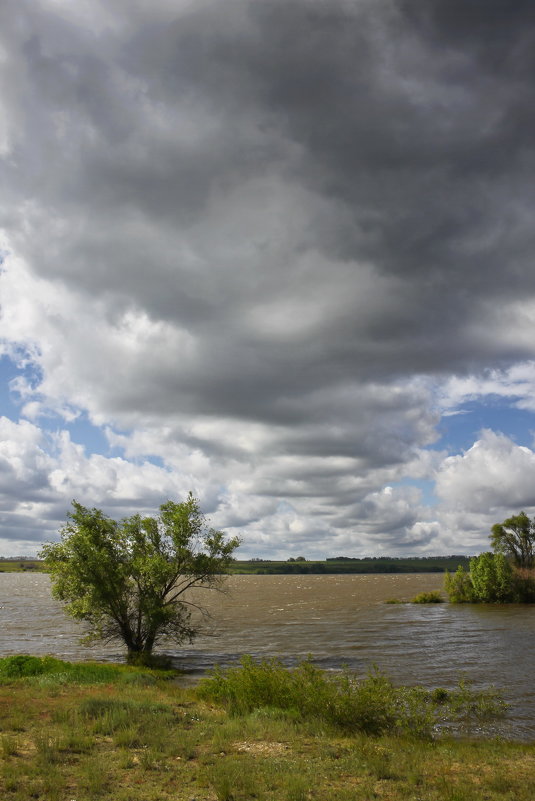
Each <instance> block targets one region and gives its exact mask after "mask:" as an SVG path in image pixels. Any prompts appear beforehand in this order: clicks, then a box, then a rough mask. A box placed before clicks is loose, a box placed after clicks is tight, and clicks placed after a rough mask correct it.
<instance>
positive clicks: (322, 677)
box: [197, 656, 503, 737]
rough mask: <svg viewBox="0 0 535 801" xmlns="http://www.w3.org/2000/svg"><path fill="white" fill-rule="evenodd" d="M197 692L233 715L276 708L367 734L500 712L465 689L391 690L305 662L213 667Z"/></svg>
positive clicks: (414, 731)
mask: <svg viewBox="0 0 535 801" xmlns="http://www.w3.org/2000/svg"><path fill="white" fill-rule="evenodd" d="M197 693H198V695H199V696H200V697H201V698H204V699H209V700H212V701H215V702H216V703H220V704H223V705H224V706H226V707H227V708H228V709H229V711H230V712H231V713H232V714H234V715H246V714H248V713H251V712H253V711H254V710H260V709H270V710H273V709H279V710H281V711H282V712H284V713H285V714H290V716H291V717H293V718H294V719H296V720H297V719H299V720H314V721H316V722H318V721H321V722H323V723H326V724H329V725H330V726H333V727H336V728H339V729H342V730H343V731H345V732H363V733H365V734H372V735H380V734H385V733H392V734H401V733H404V734H410V735H411V736H421V737H429V736H430V735H431V733H432V730H433V727H434V725H435V724H436V723H437V722H438V721H439V720H442V719H444V718H447V719H450V720H458V719H460V718H462V719H464V718H467V717H470V716H476V717H478V716H479V717H481V716H483V715H489V714H494V715H499V714H501V713H502V712H503V704H502V702H501V700H500V699H499V698H498V697H497V696H496V695H495V694H493V693H476V692H473V691H472V690H470V689H469V688H468V687H466V685H462V686H461V687H460V688H459V690H458V691H451V692H447V691H445V690H442V689H441V690H440V691H434V692H433V691H431V692H430V691H427V690H424V689H422V688H419V687H395V686H394V685H393V684H392V682H391V681H390V679H389V678H388V677H387V676H385V675H384V674H382V673H381V672H379V671H377V670H374V671H372V672H370V673H369V674H368V676H367V677H366V678H365V679H358V678H357V677H356V676H354V675H353V674H351V673H349V672H348V671H345V672H343V673H341V674H331V673H326V672H325V671H322V670H320V669H319V668H317V667H315V666H314V665H313V664H312V663H311V662H310V661H308V660H307V661H305V662H302V663H301V664H300V665H298V667H297V668H295V670H288V669H286V668H285V667H284V666H283V665H282V664H281V663H280V662H279V661H278V660H276V659H272V660H269V661H263V662H255V661H254V660H253V659H252V658H251V657H250V656H246V657H244V658H243V659H242V662H241V666H240V667H235V668H229V669H227V670H221V669H219V668H217V669H216V670H215V671H214V672H213V674H212V676H210V677H209V678H207V679H204V680H203V681H202V682H201V684H200V685H199V687H198V689H197ZM483 697H484V699H485V701H484V703H483V702H482V700H481V699H482V698H483Z"/></svg>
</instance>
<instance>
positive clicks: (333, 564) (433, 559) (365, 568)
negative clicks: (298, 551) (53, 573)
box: [0, 556, 470, 575]
mask: <svg viewBox="0 0 535 801" xmlns="http://www.w3.org/2000/svg"><path fill="white" fill-rule="evenodd" d="M469 559H470V557H468V556H425V557H413V558H404V559H396V558H395V557H390V556H381V557H377V558H373V557H365V558H363V559H354V558H351V557H345V558H341V559H336V558H333V559H324V560H322V561H307V560H304V561H302V560H292V561H282V560H281V561H272V560H268V559H251V560H249V561H245V560H243V561H242V560H240V559H237V560H236V561H235V562H233V563H232V566H231V568H230V571H229V572H230V573H233V574H235V575H236V574H237V575H240V574H248V573H250V574H254V575H263V574H268V575H272V574H284V573H289V574H291V573H297V574H303V573H310V574H317V575H322V574H324V573H327V574H329V573H339V574H340V573H443V572H444V571H445V570H450V571H455V570H457V567H458V566H459V565H463V567H466V568H468V562H469ZM32 570H37V571H39V570H43V562H41V561H40V560H39V559H0V573H24V572H28V571H32Z"/></svg>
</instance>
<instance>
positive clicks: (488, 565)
mask: <svg viewBox="0 0 535 801" xmlns="http://www.w3.org/2000/svg"><path fill="white" fill-rule="evenodd" d="M470 579H471V581H472V585H473V588H474V595H475V599H476V600H477V601H481V602H483V603H510V602H511V601H513V600H515V597H514V596H515V587H514V576H513V568H512V567H511V563H510V562H509V560H508V559H507V558H506V557H505V556H504V554H502V553H490V551H487V552H486V553H482V554H480V556H475V557H474V558H473V559H470Z"/></svg>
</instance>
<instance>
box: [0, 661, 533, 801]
mask: <svg viewBox="0 0 535 801" xmlns="http://www.w3.org/2000/svg"><path fill="white" fill-rule="evenodd" d="M245 667H246V666H245ZM304 670H305V673H306V671H307V670H309V668H305V669H304ZM240 671H241V672H240ZM25 674H26V675H25ZM31 674H33V675H31ZM283 674H284V675H283ZM309 679H310V680H312V681H314V682H315V683H316V686H317V688H318V693H319V697H318V703H317V704H316V706H314V704H312V702H311V701H310V700H309V702H308V708H305V709H296V708H295V705H296V703H299V698H301V697H302V695H301V696H300V695H299V693H300V692H302V691H303V690H304V691H306V692H307V693H308V691H309V689H310V686H309V685H307V684H306V681H307V679H306V676H305V677H303V676H301V679H293V678H289V676H288V671H283V673H281V669H280V667H279V666H277V665H276V664H275V663H273V664H271V665H270V664H267V665H265V666H264V667H262V666H252V667H251V670H250V671H249V673H247V670H245V672H244V671H243V669H239V670H235V671H234V672H233V673H232V672H231V673H226V674H219V675H218V676H216V677H214V679H212V680H211V682H210V681H209V682H207V683H205V684H204V685H203V687H202V689H201V690H197V689H189V690H186V689H183V688H181V687H180V686H178V684H177V682H176V681H173V680H172V679H170V674H161V673H160V674H157V673H154V672H150V671H147V670H135V669H132V668H126V667H119V666H111V665H106V666H99V665H91V664H86V665H78V666H69V665H66V664H65V663H61V662H59V661H57V660H48V661H46V660H45V661H44V662H43V660H34V662H33V663H32V662H31V661H26V662H25V661H24V660H21V659H19V660H18V661H17V660H13V659H11V660H10V659H8V660H0V727H1V741H0V742H1V748H2V768H1V776H0V797H1V798H2V799H3V800H5V801H27V800H28V799H30V798H32V799H41V800H43V799H46V801H70V800H71V799H76V801H92V800H93V799H113V800H114V801H171V799H172V800H173V801H186V800H187V801H191V799H196V800H197V801H201V799H204V800H205V801H246V800H247V801H249V800H250V799H259V801H272V800H273V801H274V800H275V799H277V801H278V800H279V799H281V800H282V801H306V799H322V801H323V799H327V801H349V800H350V799H351V800H353V799H354V800H355V801H360V800H361V799H362V801H364V799H366V801H369V799H385V801H397V799H399V800H400V801H401V800H402V799H403V800H404V801H442V800H444V801H465V799H466V801H467V800H468V799H471V800H472V799H474V801H479V800H481V801H483V799H485V801H498V799H499V801H503V800H504V799H511V800H512V799H515V801H531V798H532V785H533V780H534V779H535V746H534V745H520V744H511V743H498V742H469V741H465V742H460V741H454V740H448V739H438V740H433V739H428V738H426V736H425V734H424V735H423V736H411V735H410V733H409V732H408V731H407V730H405V731H403V730H402V729H399V728H398V729H396V726H395V725H394V726H387V727H386V730H388V731H389V733H388V734H382V735H380V736H372V735H370V734H366V733H365V732H364V731H363V730H362V729H360V730H359V729H358V727H355V726H354V725H347V723H348V720H347V715H346V716H345V717H344V715H342V721H340V720H337V719H336V716H335V717H331V718H329V715H325V714H323V712H322V711H321V710H323V709H324V708H325V704H326V699H327V705H328V696H329V693H330V692H331V690H330V689H329V688H328V687H326V685H325V681H327V679H326V677H325V675H324V674H321V671H320V672H319V673H317V674H316V673H314V675H313V676H312V675H310V676H309ZM366 681H368V680H366ZM270 682H271V685H270V686H268V685H269V683H270ZM363 686H364V687H365V688H366V683H364V685H363ZM262 687H264V690H266V691H267V692H268V697H269V700H270V704H269V705H267V704H266V700H267V699H266V698H263V697H262ZM376 689H377V688H376ZM379 689H380V692H379V696H381V697H383V695H384V691H385V687H383V688H382V689H381V688H379ZM372 690H373V688H370V687H369V686H368V687H367V692H368V693H370V692H371V693H372V695H371V696H370V698H371V700H373V697H372V696H373V692H372ZM292 693H294V695H293V696H292ZM386 695H387V696H389V697H390V696H392V693H391V690H390V689H388V688H387V692H386ZM394 695H395V694H394ZM439 696H440V693H438V694H437V695H436V697H435V699H434V700H433V704H439V703H441V702H444V701H445V700H446V699H444V698H442V701H441V699H440V697H439ZM392 698H393V696H392V697H391V698H390V701H391V700H392ZM322 699H323V700H322ZM420 700H422V699H420ZM450 700H451V699H450ZM475 700H476V699H475V696H472V701H475ZM377 701H378V696H377V694H376V697H375V702H376V706H377ZM390 701H389V703H390ZM425 703H426V704H427V703H428V702H425ZM463 703H464V704H465V707H466V708H465V712H466V711H470V710H469V706H470V699H469V697H468V696H465V699H464V701H463ZM274 704H275V705H274ZM372 706H373V704H372ZM368 707H369V705H368ZM388 708H390V707H388ZM472 711H473V710H472ZM344 721H345V722H344ZM353 723H354V721H353ZM341 724H342V725H341ZM394 731H397V734H395V735H394V734H393V733H392V732H394Z"/></svg>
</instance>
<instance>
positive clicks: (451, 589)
mask: <svg viewBox="0 0 535 801" xmlns="http://www.w3.org/2000/svg"><path fill="white" fill-rule="evenodd" d="M444 589H445V590H446V593H447V595H448V598H449V601H450V603H452V604H469V603H473V602H474V601H475V595H474V586H473V584H472V579H471V577H470V573H469V572H468V571H467V570H465V569H464V567H463V566H462V565H459V567H458V568H457V570H456V571H455V573H453V575H452V574H451V573H450V572H449V571H448V570H446V575H445V577H444Z"/></svg>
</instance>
